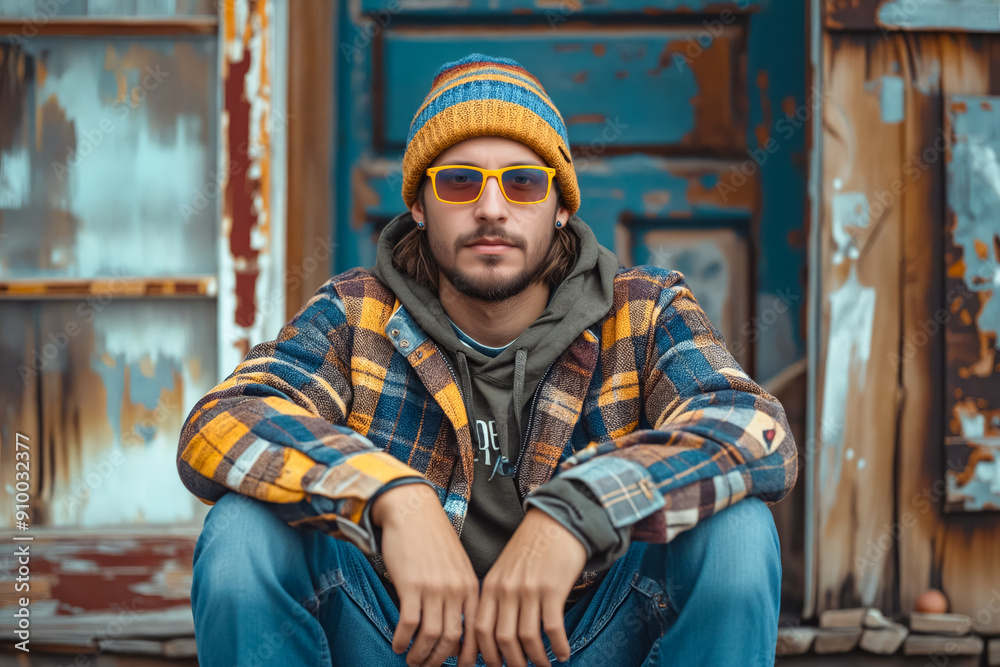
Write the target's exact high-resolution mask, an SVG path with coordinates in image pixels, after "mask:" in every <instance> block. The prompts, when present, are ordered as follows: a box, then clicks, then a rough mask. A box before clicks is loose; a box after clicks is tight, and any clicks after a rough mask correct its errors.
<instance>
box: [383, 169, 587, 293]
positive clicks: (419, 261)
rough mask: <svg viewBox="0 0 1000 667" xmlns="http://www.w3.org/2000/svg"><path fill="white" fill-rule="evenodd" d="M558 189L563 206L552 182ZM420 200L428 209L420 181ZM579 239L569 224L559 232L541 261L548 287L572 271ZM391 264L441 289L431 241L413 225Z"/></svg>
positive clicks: (404, 236)
mask: <svg viewBox="0 0 1000 667" xmlns="http://www.w3.org/2000/svg"><path fill="white" fill-rule="evenodd" d="M425 180H426V177H425ZM552 184H553V186H554V187H555V191H556V201H557V204H556V205H557V206H561V205H563V201H562V192H561V191H560V188H559V182H558V181H553V183H552ZM419 192H420V195H419V196H420V203H421V204H422V205H423V207H424V209H425V210H426V208H427V204H426V203H425V202H424V183H423V181H422V182H421V183H420V188H419ZM579 245H580V240H579V238H577V236H576V232H574V231H573V230H572V229H571V228H570V227H564V228H563V229H561V230H559V231H558V232H556V235H555V239H554V240H553V243H552V245H551V246H550V247H549V252H548V254H547V255H546V256H545V259H544V260H543V261H542V271H541V273H540V274H539V276H538V280H539V281H541V282H547V283H548V284H549V287H551V288H552V289H555V288H556V287H557V286H558V285H559V284H560V283H561V282H562V281H564V280H565V279H566V276H568V275H569V272H570V271H572V270H573V266H574V265H575V264H576V256H577V252H578V248H579ZM392 265H393V266H395V267H396V269H397V270H398V271H402V272H403V273H405V274H406V275H408V276H410V277H411V278H413V279H414V280H416V281H417V282H418V283H420V284H421V285H423V286H425V287H427V288H428V289H431V290H433V291H434V292H437V290H438V267H437V264H436V263H435V261H434V255H433V254H432V253H431V246H430V243H429V242H428V241H427V234H426V233H425V232H423V231H421V230H420V229H417V228H416V227H414V228H413V229H411V230H410V231H408V232H407V233H406V234H405V235H403V238H401V239H399V241H397V242H396V245H395V246H394V247H393V249H392Z"/></svg>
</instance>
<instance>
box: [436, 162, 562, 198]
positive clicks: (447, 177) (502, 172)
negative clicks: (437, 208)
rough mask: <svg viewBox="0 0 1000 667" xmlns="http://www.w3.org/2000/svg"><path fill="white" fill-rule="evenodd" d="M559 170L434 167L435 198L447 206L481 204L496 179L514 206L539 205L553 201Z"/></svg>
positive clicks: (531, 165) (523, 166)
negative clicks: (490, 182)
mask: <svg viewBox="0 0 1000 667" xmlns="http://www.w3.org/2000/svg"><path fill="white" fill-rule="evenodd" d="M555 173H556V170H555V169H553V168H552V167H539V166H537V165H533V164H525V165H517V166H513V167H504V168H502V169H481V168H480V167H472V166H469V165H464V164H447V165H441V166H440V167H430V168H428V169H427V175H428V176H430V177H431V185H432V186H433V188H434V196H435V197H437V199H438V201H440V202H444V203H445V204H471V203H472V202H474V201H478V199H479V197H480V196H482V194H483V190H485V189H486V181H487V180H488V179H489V177H490V176H495V177H496V179H497V183H499V184H500V192H502V193H503V196H504V199H506V200H507V201H509V202H511V203H512V204H539V203H541V202H543V201H545V200H546V199H548V197H549V190H550V189H551V188H552V177H553V176H554V175H555Z"/></svg>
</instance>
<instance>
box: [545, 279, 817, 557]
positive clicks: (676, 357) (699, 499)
mask: <svg viewBox="0 0 1000 667" xmlns="http://www.w3.org/2000/svg"><path fill="white" fill-rule="evenodd" d="M660 275H661V276H664V277H663V279H662V280H663V286H662V289H661V290H660V293H659V297H658V299H656V301H655V303H654V304H653V310H652V316H651V317H652V332H651V335H650V336H649V337H648V338H649V341H648V344H647V346H646V347H647V350H646V363H645V368H639V369H638V371H639V372H638V378H637V379H638V381H639V385H640V397H641V400H642V409H643V410H644V413H645V416H646V422H647V423H648V424H650V425H651V428H648V429H640V430H635V431H632V432H631V433H628V434H627V435H624V436H622V437H620V438H617V439H615V440H611V441H609V442H604V443H591V444H590V445H589V446H588V447H586V448H585V449H583V450H581V451H579V452H577V453H576V454H575V455H573V456H571V457H569V458H568V459H566V460H565V461H563V462H562V463H561V464H560V466H559V467H558V469H557V471H556V476H555V478H554V479H564V480H567V481H569V480H572V481H573V483H574V484H575V485H583V486H585V487H586V488H588V489H589V490H590V491H591V493H592V495H593V497H595V498H596V499H597V501H598V502H599V503H600V504H601V505H602V506H603V508H604V510H605V511H606V512H607V515H608V517H609V518H610V520H611V524H612V525H613V526H614V527H615V528H624V527H626V526H631V540H641V541H646V542H669V541H671V540H672V539H673V538H674V537H676V536H677V534H678V533H680V532H682V531H684V530H688V529H690V528H692V527H694V526H695V525H696V524H697V523H698V521H700V520H702V519H705V518H707V517H709V516H711V515H713V514H715V513H716V512H719V511H720V510H722V509H724V508H726V507H728V506H729V505H732V504H733V503H736V502H737V501H739V500H741V499H743V498H745V497H747V496H757V497H759V498H761V499H762V500H764V501H765V502H766V503H768V504H773V503H776V502H778V501H779V500H781V499H782V498H784V497H785V496H786V495H787V494H788V492H789V491H791V489H792V487H793V486H794V485H795V481H796V478H797V475H798V452H797V449H796V446H795V442H794V440H793V438H792V435H791V431H790V428H789V426H788V421H787V419H786V417H785V412H784V409H783V408H782V407H781V404H780V403H779V402H778V400H777V399H776V398H774V397H773V396H771V395H770V394H768V393H767V392H765V391H764V390H763V389H762V388H761V387H760V386H759V385H758V384H757V383H755V382H754V381H753V380H751V379H750V377H749V376H748V375H747V374H746V373H745V372H744V371H743V369H741V368H740V366H739V364H737V362H736V360H735V359H733V357H732V355H730V354H729V352H728V351H727V350H726V347H725V343H724V341H723V338H722V335H721V334H720V333H719V332H718V330H717V329H716V328H715V327H714V326H713V325H712V323H711V322H710V321H709V319H708V317H707V316H706V315H705V312H704V311H703V310H702V308H701V306H700V305H699V304H698V302H697V301H696V300H695V298H694V296H693V295H692V293H691V290H690V289H689V288H688V286H687V284H686V283H685V281H684V277H683V275H682V274H680V273H679V272H676V271H674V272H670V273H668V274H660ZM629 334H630V335H632V336H634V335H636V332H634V331H633V332H629ZM613 343H614V341H611V342H609V341H603V342H602V345H603V346H605V347H607V346H608V345H610V344H613ZM608 384H609V386H611V387H612V388H611V389H609V390H608V391H621V389H620V387H621V386H627V383H626V382H625V381H624V380H623V381H622V382H621V383H619V382H615V383H608ZM603 398H604V397H602V400H601V401H600V404H601V405H605V404H606V403H607V404H613V403H614V401H613V400H610V397H609V400H608V401H604V400H603ZM600 409H602V410H604V409H606V408H600ZM608 417H609V419H610V417H611V415H608ZM550 483H551V482H550ZM543 487H544V485H543V486H542V487H539V489H542V488H543Z"/></svg>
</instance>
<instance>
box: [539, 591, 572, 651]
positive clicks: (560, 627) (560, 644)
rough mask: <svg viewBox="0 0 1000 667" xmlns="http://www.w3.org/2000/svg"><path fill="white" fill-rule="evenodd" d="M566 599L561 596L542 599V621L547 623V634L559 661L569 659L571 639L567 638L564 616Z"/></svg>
mask: <svg viewBox="0 0 1000 667" xmlns="http://www.w3.org/2000/svg"><path fill="white" fill-rule="evenodd" d="M565 604H566V601H565V600H562V601H560V600H559V596H548V597H546V598H544V599H543V600H542V623H543V624H544V625H545V635H546V636H547V637H548V638H549V644H550V645H551V646H552V652H553V653H555V654H556V659H557V660H558V661H559V662H568V661H569V639H567V638H566V621H565V618H564V617H563V607H564V606H565Z"/></svg>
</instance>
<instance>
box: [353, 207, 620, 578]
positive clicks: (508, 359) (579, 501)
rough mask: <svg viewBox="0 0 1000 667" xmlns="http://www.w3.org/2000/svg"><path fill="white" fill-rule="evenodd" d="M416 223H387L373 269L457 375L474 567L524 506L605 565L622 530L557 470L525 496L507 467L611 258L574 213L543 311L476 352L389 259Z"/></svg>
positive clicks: (607, 275) (494, 549) (610, 285)
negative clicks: (573, 255) (567, 267)
mask: <svg viewBox="0 0 1000 667" xmlns="http://www.w3.org/2000/svg"><path fill="white" fill-rule="evenodd" d="M413 227H414V222H413V218H412V216H411V215H410V213H409V212H406V213H403V214H401V215H399V216H396V217H395V218H394V219H393V220H392V221H391V222H390V223H389V224H388V226H387V227H386V228H385V230H384V231H383V232H382V235H381V238H380V239H379V243H378V250H377V256H376V266H375V267H374V268H373V269H372V271H373V273H374V274H375V275H376V277H378V278H379V280H381V281H382V282H383V283H384V284H385V285H386V286H388V287H389V289H391V290H392V291H393V293H394V294H395V295H396V298H398V299H399V301H400V303H401V304H402V306H403V307H404V308H406V310H407V311H408V312H409V313H410V315H412V316H413V318H414V320H416V322H417V323H418V324H419V325H420V327H421V328H422V329H423V330H424V331H425V332H426V333H427V334H428V335H429V336H430V337H431V338H432V339H433V340H434V342H435V343H436V344H437V346H438V347H439V348H440V349H441V351H442V353H444V355H445V357H446V358H447V359H448V360H449V362H450V365H451V367H452V369H453V372H454V373H455V374H456V381H457V383H458V386H459V389H460V392H461V394H462V399H463V401H464V402H465V406H466V412H467V414H468V416H469V424H470V430H471V431H472V436H473V442H474V443H476V446H477V447H478V452H477V461H476V465H475V469H474V470H475V472H474V475H473V481H472V492H471V498H470V502H469V511H468V515H467V517H466V520H465V523H464V526H463V529H462V534H461V540H462V544H463V545H464V546H465V548H466V551H467V553H468V554H469V558H470V561H471V562H472V564H473V567H474V569H475V570H476V573H477V575H478V576H479V577H480V578H482V577H484V576H485V574H486V572H487V571H488V570H489V568H490V567H491V566H492V564H493V562H494V561H495V560H496V558H497V557H498V556H499V555H500V551H501V550H502V549H503V547H504V545H506V543H507V541H508V540H509V539H510V536H511V535H512V534H513V532H514V530H515V529H516V528H517V526H518V524H519V523H520V521H521V519H523V518H524V512H525V511H526V509H527V507H528V506H529V505H530V506H535V507H538V508H539V509H542V510H543V511H545V512H546V513H548V514H549V515H550V516H552V517H553V518H555V519H556V520H558V521H560V523H562V524H563V525H564V526H566V528H567V529H569V530H570V531H571V532H572V533H573V534H574V535H576V536H577V538H578V539H580V541H581V542H583V544H584V546H585V547H586V549H587V555H588V562H587V569H603V568H606V567H609V566H610V565H611V563H613V562H614V560H615V559H617V558H618V557H619V556H620V555H621V554H622V553H624V552H625V550H626V549H627V548H628V541H629V540H628V531H627V530H625V529H623V530H616V529H615V528H614V527H613V526H612V524H611V520H610V518H609V517H608V516H607V514H606V513H605V511H604V509H603V507H602V506H601V505H600V504H599V503H598V502H597V501H596V499H594V498H593V496H591V495H590V492H589V491H588V490H586V489H585V487H583V486H582V485H581V486H577V485H575V484H574V483H571V482H568V481H565V480H560V479H558V478H556V479H553V480H550V481H549V482H547V483H546V484H543V485H541V486H540V487H538V488H537V489H536V490H535V491H534V492H533V493H532V494H530V496H529V497H528V498H527V499H525V498H521V497H520V496H519V494H518V491H517V487H516V485H515V483H514V474H515V473H516V464H517V463H518V458H519V456H518V455H519V452H520V448H521V445H522V438H523V436H524V434H525V433H526V431H527V428H528V426H529V423H528V422H529V420H530V419H531V410H532V405H533V401H532V398H533V394H534V392H535V389H536V388H537V387H538V384H539V382H540V381H541V379H542V378H543V376H544V375H545V373H546V371H547V370H548V368H549V367H550V366H551V364H552V363H553V362H554V361H555V360H556V358H557V357H559V355H560V354H562V353H563V351H565V350H566V348H568V347H569V346H570V344H571V343H572V342H573V341H574V340H575V339H576V338H577V337H578V336H579V335H580V334H582V333H583V332H584V331H586V330H587V328H588V327H591V326H592V325H594V324H595V323H596V322H598V321H599V320H600V319H601V318H602V317H604V316H605V315H606V314H607V313H608V311H609V310H610V309H611V305H612V298H613V290H614V278H615V274H616V273H617V271H618V267H619V263H618V259H617V258H616V257H615V255H614V253H612V252H611V251H610V250H608V249H607V248H604V247H602V246H601V245H600V244H599V243H598V242H597V238H596V237H595V236H594V233H593V232H592V231H591V229H590V227H588V226H587V225H586V223H584V222H583V221H582V220H581V219H580V218H579V217H577V216H576V215H573V216H571V217H570V219H569V225H568V227H567V228H565V229H564V230H562V231H560V232H559V233H573V234H576V235H577V237H578V238H579V244H578V247H579V253H578V256H577V261H576V263H575V265H574V267H573V269H572V270H571V271H570V273H569V275H568V276H567V277H566V279H565V280H564V281H563V282H562V283H561V284H560V285H559V286H558V287H557V288H556V289H555V290H553V292H552V294H551V298H550V300H549V303H548V306H547V307H546V308H545V311H544V312H543V313H542V314H541V316H540V317H539V318H538V319H537V320H535V321H534V322H533V323H532V324H531V325H529V326H528V328H527V329H525V330H524V331H523V332H522V333H521V334H520V335H519V336H518V337H517V338H516V339H515V340H514V341H513V342H511V343H510V344H509V345H507V346H505V347H504V348H493V349H492V350H489V349H487V350H483V351H480V350H481V349H482V346H481V345H475V346H470V344H468V343H466V342H463V340H462V339H461V337H460V336H459V333H458V332H457V331H456V327H455V326H454V325H453V324H452V323H451V321H450V319H449V318H448V316H447V314H446V313H445V311H444V308H443V307H442V305H441V302H440V301H439V300H438V298H437V295H436V294H435V293H434V292H433V291H431V290H430V289H428V288H426V287H424V286H422V285H420V284H418V283H417V282H416V281H414V280H413V279H411V278H410V277H409V276H407V275H405V274H403V273H401V272H400V271H398V270H397V269H396V268H395V267H394V266H393V265H392V248H393V247H394V246H395V244H396V242H398V241H399V239H400V238H401V237H402V236H403V235H404V234H406V233H407V232H408V231H410V230H411V229H413ZM477 348H479V349H477ZM485 352H488V353H485ZM491 355H495V356H491ZM501 457H503V458H505V459H506V461H508V462H509V463H508V464H506V465H505V464H504V462H503V461H502V460H500V458H501ZM498 461H499V465H498Z"/></svg>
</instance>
